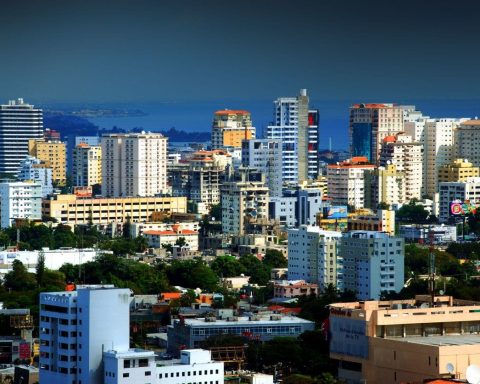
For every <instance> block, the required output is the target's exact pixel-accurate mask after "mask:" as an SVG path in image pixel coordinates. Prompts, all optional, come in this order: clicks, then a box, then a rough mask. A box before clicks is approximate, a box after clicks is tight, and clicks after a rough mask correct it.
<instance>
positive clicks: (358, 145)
mask: <svg viewBox="0 0 480 384" xmlns="http://www.w3.org/2000/svg"><path fill="white" fill-rule="evenodd" d="M404 113H405V107H402V106H399V105H394V104H355V105H353V106H352V107H350V129H349V135H350V154H351V155H352V156H365V157H366V158H367V159H368V160H369V161H370V162H371V163H373V164H376V163H377V162H378V159H379V156H380V146H381V143H382V140H383V139H384V138H385V137H386V136H391V135H395V134H397V133H399V132H402V131H403V119H404Z"/></svg>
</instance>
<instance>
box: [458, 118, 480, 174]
mask: <svg viewBox="0 0 480 384" xmlns="http://www.w3.org/2000/svg"><path fill="white" fill-rule="evenodd" d="M455 146H456V148H457V157H458V158H463V159H468V160H469V161H470V162H471V163H472V164H473V166H474V167H480V150H479V148H480V120H478V119H474V120H466V121H463V122H462V123H461V124H460V126H459V127H458V128H457V131H456V136H455Z"/></svg>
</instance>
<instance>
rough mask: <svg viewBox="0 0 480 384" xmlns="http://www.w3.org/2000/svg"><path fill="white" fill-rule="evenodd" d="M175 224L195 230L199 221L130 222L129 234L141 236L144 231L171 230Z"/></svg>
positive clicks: (198, 225) (198, 227)
mask: <svg viewBox="0 0 480 384" xmlns="http://www.w3.org/2000/svg"><path fill="white" fill-rule="evenodd" d="M175 226H180V227H181V228H182V229H189V230H191V231H197V232H198V230H199V229H200V223H199V222H198V221H183V222H181V223H179V222H177V223H162V222H160V223H157V222H145V223H131V224H130V236H131V237H132V238H135V237H138V236H143V233H144V232H145V231H171V230H172V229H173V228H174V227H175Z"/></svg>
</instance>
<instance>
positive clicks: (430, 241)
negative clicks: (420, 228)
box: [428, 227, 435, 307]
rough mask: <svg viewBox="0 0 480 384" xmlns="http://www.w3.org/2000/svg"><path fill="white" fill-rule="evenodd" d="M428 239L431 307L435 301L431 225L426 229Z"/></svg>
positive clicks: (433, 238)
mask: <svg viewBox="0 0 480 384" xmlns="http://www.w3.org/2000/svg"><path fill="white" fill-rule="evenodd" d="M428 240H429V244H430V245H429V247H428V251H429V254H428V259H429V265H428V283H429V284H428V290H429V293H430V296H431V299H432V307H433V304H434V302H435V247H434V242H435V233H434V232H433V230H432V227H430V228H429V231H428Z"/></svg>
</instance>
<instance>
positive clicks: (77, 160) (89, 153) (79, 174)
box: [72, 143, 102, 187]
mask: <svg viewBox="0 0 480 384" xmlns="http://www.w3.org/2000/svg"><path fill="white" fill-rule="evenodd" d="M72 176H73V185H75V186H81V187H87V186H92V185H95V184H101V183H102V147H101V146H100V145H95V146H90V145H88V144H85V143H80V144H78V145H77V146H76V147H75V149H74V150H73V167H72Z"/></svg>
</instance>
